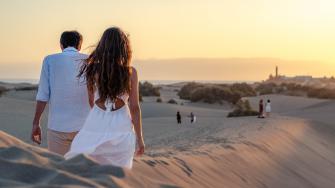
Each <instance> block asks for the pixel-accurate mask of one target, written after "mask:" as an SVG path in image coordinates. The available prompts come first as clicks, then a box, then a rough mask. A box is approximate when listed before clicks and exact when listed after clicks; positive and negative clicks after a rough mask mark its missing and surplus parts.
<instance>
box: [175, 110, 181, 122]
mask: <svg viewBox="0 0 335 188" xmlns="http://www.w3.org/2000/svg"><path fill="white" fill-rule="evenodd" d="M176 116H177V123H178V124H181V115H180V112H179V111H178V112H177V115H176Z"/></svg>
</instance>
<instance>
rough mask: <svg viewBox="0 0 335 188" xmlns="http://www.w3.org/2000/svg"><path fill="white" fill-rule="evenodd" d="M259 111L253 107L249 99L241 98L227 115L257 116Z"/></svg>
mask: <svg viewBox="0 0 335 188" xmlns="http://www.w3.org/2000/svg"><path fill="white" fill-rule="evenodd" d="M258 114H259V113H258V112H257V111H255V110H253V109H252V108H251V105H250V102H249V100H239V101H238V102H237V103H236V105H235V109H234V110H233V111H232V112H229V113H228V115H227V117H241V116H257V115H258Z"/></svg>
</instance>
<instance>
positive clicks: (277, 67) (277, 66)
mask: <svg viewBox="0 0 335 188" xmlns="http://www.w3.org/2000/svg"><path fill="white" fill-rule="evenodd" d="M276 78H278V66H276Z"/></svg>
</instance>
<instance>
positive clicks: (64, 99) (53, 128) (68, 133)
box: [31, 31, 90, 155]
mask: <svg viewBox="0 0 335 188" xmlns="http://www.w3.org/2000/svg"><path fill="white" fill-rule="evenodd" d="M81 44H82V36H81V34H80V33H78V32H77V31H65V32H63V33H62V35H61V38H60V47H61V49H62V52H61V53H57V54H52V55H49V56H46V57H45V58H44V61H43V65H42V70H41V76H40V81H39V86H38V92H37V96H36V110H35V117H34V120H33V127H32V133H31V139H32V141H33V142H35V143H38V144H41V142H42V137H41V127H40V119H41V115H42V113H43V111H44V109H45V107H46V105H47V104H48V106H49V114H48V131H47V138H48V139H47V140H48V149H49V150H50V151H52V152H55V153H58V154H60V155H64V154H65V153H66V152H67V151H68V150H69V147H70V145H71V142H72V140H73V138H74V136H75V135H76V133H77V132H78V131H79V130H80V129H81V128H82V126H83V124H84V121H85V120H86V117H87V115H88V113H89V110H90V104H89V100H88V99H89V97H88V94H87V93H88V92H87V86H86V84H85V83H83V81H82V80H79V79H78V78H77V76H78V74H79V70H80V67H81V65H82V64H83V63H84V61H85V59H87V55H85V54H81V53H79V50H80V49H81Z"/></svg>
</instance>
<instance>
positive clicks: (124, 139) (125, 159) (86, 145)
mask: <svg viewBox="0 0 335 188" xmlns="http://www.w3.org/2000/svg"><path fill="white" fill-rule="evenodd" d="M118 98H119V99H121V100H122V101H123V102H124V105H123V106H122V107H121V108H119V109H117V110H114V111H112V109H115V103H113V102H111V101H106V102H105V106H106V110H104V109H101V108H100V107H99V106H97V105H96V104H95V103H94V106H93V108H92V109H91V111H90V113H89V115H88V117H87V119H86V121H85V123H84V126H83V128H82V129H81V130H80V131H79V132H78V134H77V135H76V136H75V138H74V140H73V142H72V144H71V148H70V151H69V152H68V153H66V154H65V156H64V157H65V158H66V159H70V158H72V157H74V156H76V155H79V154H85V155H88V156H90V157H91V158H93V159H94V160H95V161H97V162H98V163H99V164H110V165H114V166H119V167H126V168H132V165H133V158H134V153H135V146H136V136H135V132H134V128H133V123H132V119H131V114H130V110H129V106H128V98H129V95H128V94H124V95H121V96H119V97H118ZM97 99H99V94H98V92H97V91H96V92H95V94H94V101H96V100H97Z"/></svg>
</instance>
